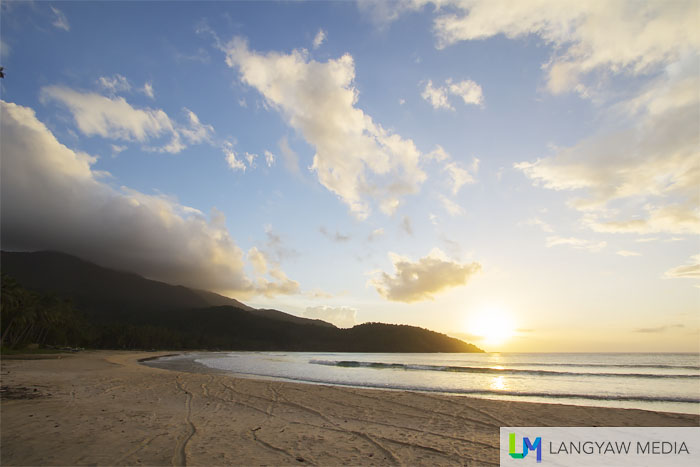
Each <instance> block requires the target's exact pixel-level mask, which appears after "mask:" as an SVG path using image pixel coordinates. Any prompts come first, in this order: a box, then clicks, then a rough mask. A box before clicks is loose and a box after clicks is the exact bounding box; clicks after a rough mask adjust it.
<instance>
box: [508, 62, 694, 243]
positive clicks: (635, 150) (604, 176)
mask: <svg viewBox="0 0 700 467" xmlns="http://www.w3.org/2000/svg"><path fill="white" fill-rule="evenodd" d="M693 64H697V62H696V61H691V63H684V64H682V65H679V66H678V67H672V68H669V69H668V70H666V72H665V73H664V74H662V75H661V76H659V77H658V78H655V79H654V80H653V81H652V82H651V83H649V84H648V85H646V86H645V87H644V88H643V89H642V91H641V92H640V93H638V94H637V95H636V96H635V97H633V98H631V99H628V100H626V101H623V102H621V103H619V104H617V105H616V107H615V109H616V111H617V112H618V113H619V114H618V117H617V118H618V120H622V121H623V122H625V121H626V120H631V122H629V123H626V124H625V125H624V126H623V127H622V128H617V129H614V130H604V131H603V132H600V133H599V134H595V135H593V136H592V137H590V138H588V139H586V140H583V141H581V142H579V143H578V144H576V145H574V146H572V147H568V148H562V149H559V150H558V151H557V153H556V154H555V155H554V156H551V157H546V158H542V159H538V160H537V161H535V162H522V163H519V164H515V167H516V168H518V169H520V170H522V171H523V172H524V173H525V174H526V175H527V176H528V177H530V178H531V179H532V180H533V181H534V182H535V183H536V184H539V185H542V186H544V187H545V188H550V189H554V190H568V191H577V192H579V193H580V194H582V195H583V196H582V197H579V198H578V199H576V200H573V201H572V205H573V206H574V207H576V208H578V209H580V210H582V211H585V212H587V213H588V215H587V217H586V219H585V223H586V224H587V225H589V226H590V227H591V228H592V229H594V230H596V231H600V232H628V233H638V234H649V233H657V232H658V233H661V232H666V233H677V234H684V233H686V234H687V233H700V209H698V205H700V190H698V189H697V187H698V186H700V134H699V133H698V127H699V126H700V94H698V93H697V89H700V76H698V75H697V72H696V71H695V65H693ZM689 88H693V89H695V90H696V91H695V92H688V91H687V90H688V89H689ZM623 201H624V203H625V206H626V209H625V210H624V211H621V212H617V213H616V215H615V217H616V218H614V219H610V218H609V215H608V214H607V213H608V212H609V211H611V209H610V208H609V205H611V204H613V203H616V202H617V203H618V204H619V203H621V202H623ZM613 211H614V210H613ZM640 214H643V215H644V217H642V218H640V217H639V216H640Z"/></svg>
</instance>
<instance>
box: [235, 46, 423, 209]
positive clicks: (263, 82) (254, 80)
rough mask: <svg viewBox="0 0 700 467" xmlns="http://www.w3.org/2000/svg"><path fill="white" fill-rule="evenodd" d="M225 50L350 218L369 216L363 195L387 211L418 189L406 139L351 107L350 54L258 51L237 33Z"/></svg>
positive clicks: (419, 177)
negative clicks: (306, 147) (304, 147)
mask: <svg viewBox="0 0 700 467" xmlns="http://www.w3.org/2000/svg"><path fill="white" fill-rule="evenodd" d="M225 52H226V63H227V64H228V65H229V66H230V67H232V68H236V69H238V71H239V72H240V77H241V81H242V82H244V83H246V84H248V85H249V86H252V87H254V88H255V89H257V90H258V91H259V92H260V93H261V94H262V95H263V96H264V97H265V100H266V102H267V104H268V105H269V106H270V107H272V108H274V109H276V110H277V111H279V112H280V113H281V114H282V116H283V117H284V118H285V120H286V121H287V123H288V124H289V125H290V126H291V127H292V128H294V129H296V130H298V131H299V132H300V133H301V134H302V135H303V137H304V138H305V139H306V141H307V142H308V143H309V144H311V145H312V146H314V147H315V148H316V154H315V155H314V159H313V164H312V166H311V169H312V170H313V171H314V172H315V173H316V175H317V177H318V180H319V182H320V183H321V184H322V185H323V186H324V187H326V188H327V189H328V190H330V191H331V192H333V193H335V194H336V195H338V196H339V197H340V199H341V200H342V201H343V202H344V203H346V204H347V205H348V207H349V208H350V211H351V212H352V213H353V214H354V215H355V216H357V217H358V218H360V219H364V218H366V217H367V216H368V215H369V213H370V211H371V208H370V205H369V202H368V199H374V200H376V201H377V202H378V203H379V205H380V207H381V208H382V210H383V211H384V212H386V213H391V212H393V210H395V209H396V207H397V206H398V205H399V203H400V199H401V198H402V197H403V196H405V195H408V194H413V193H416V192H417V191H418V190H419V188H420V185H421V184H422V183H423V181H424V180H425V177H426V176H425V173H424V172H423V171H422V170H421V169H420V167H419V162H420V160H419V159H420V156H421V154H420V152H419V151H418V149H417V148H416V147H415V144H414V143H413V141H412V140H410V139H404V138H402V137H401V136H399V135H396V134H393V133H391V132H389V131H387V130H385V129H384V128H382V127H381V126H380V125H378V124H376V123H375V122H374V121H373V120H372V118H371V117H370V116H369V115H366V114H365V113H364V112H363V111H362V110H360V109H359V108H357V107H356V104H357V98H358V92H357V89H356V88H355V87H354V85H353V81H354V78H355V66H354V61H353V59H352V57H351V56H350V55H348V54H346V55H343V56H342V57H340V58H338V59H334V60H333V59H331V60H328V61H327V62H317V61H315V60H311V59H309V57H308V54H307V53H306V52H305V51H303V50H295V51H293V52H291V53H289V54H284V53H277V52H269V53H265V54H263V53H257V52H255V51H252V50H250V49H249V48H248V45H247V43H246V42H245V40H243V39H241V38H234V39H233V40H232V41H231V42H229V43H228V45H227V46H226V47H225ZM280 148H281V149H282V146H280ZM282 154H283V156H284V155H285V151H282Z"/></svg>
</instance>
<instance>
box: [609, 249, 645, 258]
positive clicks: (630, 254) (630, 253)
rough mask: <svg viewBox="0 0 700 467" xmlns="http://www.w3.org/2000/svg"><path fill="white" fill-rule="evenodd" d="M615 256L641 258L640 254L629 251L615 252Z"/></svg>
mask: <svg viewBox="0 0 700 467" xmlns="http://www.w3.org/2000/svg"><path fill="white" fill-rule="evenodd" d="M615 254H617V255H620V256H625V257H627V256H641V253H638V252H636V251H630V250H618V251H617V252H615Z"/></svg>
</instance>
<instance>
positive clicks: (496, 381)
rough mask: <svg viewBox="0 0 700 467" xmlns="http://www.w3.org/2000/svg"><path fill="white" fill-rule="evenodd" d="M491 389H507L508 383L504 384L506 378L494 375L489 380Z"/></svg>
mask: <svg viewBox="0 0 700 467" xmlns="http://www.w3.org/2000/svg"><path fill="white" fill-rule="evenodd" d="M490 386H491V389H493V390H495V391H507V390H508V385H507V384H506V379H505V377H503V376H494V378H493V379H492V380H491V384H490Z"/></svg>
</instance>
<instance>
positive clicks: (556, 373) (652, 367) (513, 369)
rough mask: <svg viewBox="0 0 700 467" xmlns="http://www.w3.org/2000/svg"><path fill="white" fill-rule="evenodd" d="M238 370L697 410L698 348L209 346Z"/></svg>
mask: <svg viewBox="0 0 700 467" xmlns="http://www.w3.org/2000/svg"><path fill="white" fill-rule="evenodd" d="M178 360H180V361H182V360H189V361H190V362H191V361H194V362H196V363H199V364H201V365H204V366H205V367H208V368H212V369H216V370H222V371H226V372H230V373H233V374H237V375H247V376H252V377H262V378H274V379H282V380H288V381H296V382H305V383H315V384H332V385H342V386H353V387H368V388H380V389H395V390H410V391H427V392H438V393H446V394H460V395H470V396H474V397H483V398H489V399H501V400H514V401H530V402H550V403H561V404H573V405H586V406H604V407H620V408H637V409H645V410H657V411H667V412H680V413H692V414H700V354H688V353H684V354H670V353H661V354H659V353H656V354H651V353H483V354H476V353H473V354H465V353H454V354H449V353H448V354H445V353H435V354H424V353H421V354H414V353H318V352H206V353H191V354H185V355H182V356H176V357H166V358H165V359H161V360H160V363H158V361H156V362H155V363H153V364H155V365H160V364H162V365H164V366H167V364H168V362H171V363H176V362H177V361H178Z"/></svg>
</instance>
